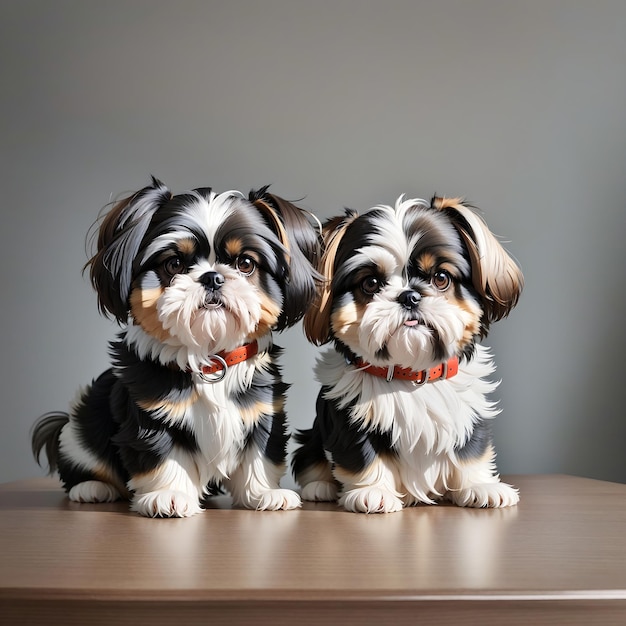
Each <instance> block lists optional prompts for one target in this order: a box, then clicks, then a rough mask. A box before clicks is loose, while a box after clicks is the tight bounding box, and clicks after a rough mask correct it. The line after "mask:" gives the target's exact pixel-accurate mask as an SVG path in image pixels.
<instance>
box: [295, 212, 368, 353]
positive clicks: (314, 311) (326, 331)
mask: <svg viewBox="0 0 626 626" xmlns="http://www.w3.org/2000/svg"><path fill="white" fill-rule="evenodd" d="M358 216H359V214H358V213H357V212H356V211H353V210H351V209H346V212H345V215H340V216H337V217H333V218H330V219H329V220H328V221H327V222H326V223H325V224H324V227H323V229H322V237H323V240H324V252H323V254H322V257H321V259H320V263H319V266H318V269H319V271H320V273H321V275H322V278H323V280H324V282H323V284H322V286H321V288H320V289H319V290H318V293H317V298H316V299H315V302H313V304H312V306H311V307H309V309H308V310H307V312H306V313H305V315H304V322H303V325H304V332H305V334H306V336H307V339H308V340H309V341H310V342H311V343H313V344H315V345H317V346H321V345H323V344H325V343H328V342H329V341H330V340H331V333H330V314H331V309H332V304H333V303H332V290H331V286H332V280H333V275H334V272H335V258H336V256H337V250H338V248H339V244H340V243H341V240H342V239H343V236H344V235H345V234H346V230H347V228H348V226H349V225H350V224H351V223H352V222H353V221H354V220H355V219H356V218H357V217H358Z"/></svg>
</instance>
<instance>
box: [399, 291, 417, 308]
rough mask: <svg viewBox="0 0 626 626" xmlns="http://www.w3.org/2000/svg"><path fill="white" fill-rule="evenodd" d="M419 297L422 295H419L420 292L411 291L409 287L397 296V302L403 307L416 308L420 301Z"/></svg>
mask: <svg viewBox="0 0 626 626" xmlns="http://www.w3.org/2000/svg"><path fill="white" fill-rule="evenodd" d="M421 299H422V296H420V294H419V293H417V291H413V290H412V289H409V290H407V291H403V292H402V293H401V294H400V295H399V296H398V302H399V303H400V304H401V305H402V306H403V307H404V308H405V309H414V308H416V307H417V305H418V304H419V303H420V300H421Z"/></svg>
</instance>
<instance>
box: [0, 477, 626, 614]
mask: <svg viewBox="0 0 626 626" xmlns="http://www.w3.org/2000/svg"><path fill="white" fill-rule="evenodd" d="M507 481H509V482H512V483H513V484H515V485H516V486H518V487H519V488H520V492H521V502H520V504H519V505H518V506H517V507H514V508H509V509H462V508H458V507H454V506H447V505H437V506H419V507H414V508H410V509H405V510H403V511H401V512H399V513H392V514H387V515H364V514H355V513H347V512H345V511H343V510H342V509H340V508H338V507H336V506H335V505H333V504H327V503H325V504H312V503H305V505H304V507H303V508H302V509H301V510H296V511H278V512H257V511H247V510H241V509H232V508H231V507H230V500H229V499H228V498H227V497H226V496H219V497H216V498H214V499H213V500H212V501H211V503H210V507H211V508H208V509H207V510H206V511H204V512H203V513H201V514H199V515H197V516H195V517H192V518H188V519H147V518H143V517H140V516H139V515H137V514H135V513H131V512H130V511H129V510H128V503H126V502H118V503H113V504H76V503H73V502H70V501H69V500H68V499H67V498H66V496H65V494H64V493H63V492H62V491H61V490H60V488H59V485H58V482H56V481H55V480H53V479H48V478H45V479H44V478H42V479H34V480H27V481H19V482H14V483H8V484H4V485H0V555H1V557H0V623H2V624H5V623H6V624H13V623H15V624H27V623H57V621H58V623H61V622H63V623H67V624H71V623H82V622H81V620H83V622H84V620H85V619H89V620H90V624H98V623H110V621H115V622H116V623H117V624H126V623H128V624H131V623H132V624H137V623H141V621H142V620H141V617H145V618H149V619H150V623H151V624H165V623H172V621H171V620H174V619H175V620H177V621H176V622H175V623H185V624H193V623H203V622H204V621H205V620H206V621H209V622H211V623H220V620H222V619H223V620H224V622H228V623H229V624H234V623H245V622H246V621H247V620H249V619H253V620H254V621H255V623H272V624H281V623H285V624H287V623H295V622H296V621H297V622H299V623H301V624H303V623H319V622H320V621H326V622H331V623H333V622H334V621H341V620H342V621H343V623H350V621H351V620H353V621H354V623H356V622H357V621H358V622H359V623H361V624H363V623H379V624H380V623H391V622H390V621H389V622H388V621H387V619H391V618H392V617H393V620H394V621H393V623H395V624H403V623H416V621H415V620H416V619H417V617H418V616H419V617H420V618H423V619H426V618H428V616H431V617H432V618H433V619H434V618H435V617H436V619H437V620H438V622H439V623H442V624H448V623H449V624H452V623H455V624H458V623H459V622H460V621H462V623H463V624H464V625H465V624H468V623H469V624H471V623H480V624H489V623H494V624H495V623H502V619H503V616H504V615H505V614H506V616H507V624H517V623H520V624H528V623H531V621H530V620H532V623H535V624H539V623H550V624H556V623H568V624H583V623H584V624H590V623H593V624H597V623H607V624H608V623H616V624H617V623H621V624H626V485H622V484H616V483H608V482H602V481H596V480H590V479H585V478H576V477H571V476H553V475H548V476H540V475H536V476H533V475H530V476H513V477H508V478H507ZM42 615H45V616H46V619H45V621H44V622H42V621H41V616H42ZM209 615H210V616H212V619H209V618H208V616H209ZM138 619H139V622H138V621H137V620H138ZM381 619H382V622H381ZM472 619H476V621H475V622H473V621H472ZM590 619H591V621H590ZM3 620H9V621H3ZM55 620H56V621H55ZM72 620H74V621H72ZM99 620H100V621H99ZM517 620H519V621H517Z"/></svg>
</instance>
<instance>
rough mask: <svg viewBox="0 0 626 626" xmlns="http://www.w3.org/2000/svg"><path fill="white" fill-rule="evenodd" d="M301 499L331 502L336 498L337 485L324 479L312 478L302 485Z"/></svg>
mask: <svg viewBox="0 0 626 626" xmlns="http://www.w3.org/2000/svg"><path fill="white" fill-rule="evenodd" d="M302 499H303V500H308V501H310V502H332V501H334V500H336V499H337V485H336V484H335V483H331V482H328V481H326V480H314V481H313V482H310V483H308V484H307V485H304V487H302Z"/></svg>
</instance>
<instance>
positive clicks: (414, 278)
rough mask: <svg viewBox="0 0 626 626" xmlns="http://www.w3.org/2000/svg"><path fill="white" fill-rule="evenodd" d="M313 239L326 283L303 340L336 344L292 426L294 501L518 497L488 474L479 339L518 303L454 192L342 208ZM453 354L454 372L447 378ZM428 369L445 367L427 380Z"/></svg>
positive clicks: (488, 406)
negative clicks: (315, 393) (320, 238)
mask: <svg viewBox="0 0 626 626" xmlns="http://www.w3.org/2000/svg"><path fill="white" fill-rule="evenodd" d="M324 238H325V242H326V250H325V253H324V256H323V258H322V261H321V272H322V274H323V275H324V278H325V279H326V284H325V287H324V288H323V289H322V291H321V293H320V294H319V297H318V300H317V302H316V304H315V306H313V307H312V308H311V310H310V312H309V313H307V315H306V316H305V320H304V323H305V330H306V332H307V335H308V337H309V339H310V340H311V341H312V342H313V343H315V344H318V345H321V344H325V343H328V342H331V343H332V344H333V348H332V349H330V350H328V351H327V352H325V353H324V354H323V355H322V356H321V358H320V359H319V361H318V364H317V378H318V380H319V382H320V383H321V385H322V388H321V391H320V394H319V397H318V402H317V415H316V418H315V421H314V423H313V427H312V429H310V430H307V431H303V432H300V433H299V434H298V435H297V440H298V442H299V444H300V445H299V447H298V449H297V450H296V452H295V455H294V459H293V470H294V474H295V477H296V480H297V481H298V483H299V484H300V485H301V486H302V497H303V499H306V500H334V499H336V498H339V503H340V504H342V505H343V506H344V507H345V508H346V509H348V510H350V511H361V512H366V513H378V512H381V513H382V512H391V511H398V510H400V509H401V508H402V507H404V506H410V505H414V504H417V503H434V502H436V501H437V500H440V499H442V498H446V499H448V500H450V501H452V502H453V503H455V504H457V505H460V506H470V507H502V506H510V505H514V504H516V503H517V501H518V493H517V490H516V489H514V488H513V487H511V486H510V485H506V484H504V483H502V482H500V479H499V476H498V474H497V472H496V467H495V452H494V447H493V443H492V437H491V434H490V429H489V420H490V419H491V418H493V417H494V416H495V415H496V414H497V413H498V412H499V411H498V410H497V408H496V407H495V405H494V403H493V402H492V401H490V400H489V398H488V396H489V394H490V392H492V391H493V390H494V389H495V387H496V386H497V383H495V382H492V381H490V380H489V377H490V375H491V374H492V373H493V371H494V365H493V362H492V359H491V356H490V353H489V351H488V349H487V348H485V347H483V346H481V345H479V343H478V341H479V340H480V339H481V338H483V337H485V336H486V335H487V332H488V330H489V326H490V324H491V323H493V322H495V321H497V320H499V319H501V318H502V317H505V316H506V315H508V313H509V312H510V310H511V309H512V308H513V307H514V306H515V304H516V303H517V301H518V297H519V295H520V292H521V289H522V284H523V277H522V274H521V272H520V270H519V268H518V266H517V264H516V263H515V262H514V261H513V260H512V258H511V257H510V256H509V255H508V254H507V253H506V252H505V250H504V249H503V248H502V246H501V245H500V243H499V242H498V241H497V240H496V238H495V237H494V236H493V234H492V233H491V232H490V231H489V229H488V228H487V226H486V224H485V222H484V221H483V220H482V219H481V218H480V217H479V216H478V215H477V214H476V212H475V211H473V210H472V209H471V208H470V207H469V206H468V205H466V204H465V203H464V202H462V201H461V200H460V199H446V198H434V199H433V200H432V201H431V202H430V203H429V202H426V201H424V200H407V199H405V198H404V197H400V198H399V199H398V201H397V202H396V204H395V207H390V206H378V207H375V208H373V209H372V210H370V211H368V212H366V213H364V214H363V215H360V216H359V215H358V214H357V213H356V212H354V211H346V214H345V215H343V216H340V217H336V218H334V219H331V220H329V221H328V222H327V223H326V224H325V227H324ZM455 357H456V359H458V373H455V372H452V370H451V369H448V374H450V373H455V375H454V376H451V377H446V367H447V366H448V361H449V360H450V359H452V361H451V362H450V363H451V365H450V367H453V368H454V369H455V370H456V367H457V365H456V360H455ZM394 367H395V370H394ZM430 368H439V369H437V370H434V371H436V372H440V373H442V374H443V375H442V376H441V377H439V378H438V379H437V380H432V381H428V382H426V380H425V375H426V372H428V371H429V370H430ZM375 371H378V375H373V372H375ZM434 375H438V374H434ZM411 377H412V378H414V379H417V380H413V381H411V380H406V378H411ZM417 383H422V384H417Z"/></svg>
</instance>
